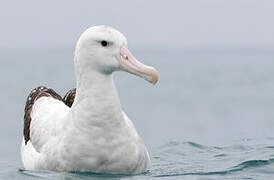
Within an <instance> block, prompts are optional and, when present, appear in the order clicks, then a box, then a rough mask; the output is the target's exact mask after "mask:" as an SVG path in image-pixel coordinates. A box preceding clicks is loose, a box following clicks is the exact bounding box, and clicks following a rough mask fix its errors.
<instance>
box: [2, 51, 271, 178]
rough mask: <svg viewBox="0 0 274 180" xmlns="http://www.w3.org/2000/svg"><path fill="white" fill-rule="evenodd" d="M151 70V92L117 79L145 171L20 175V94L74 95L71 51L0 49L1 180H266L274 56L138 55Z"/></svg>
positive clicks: (128, 78) (121, 76)
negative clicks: (41, 90)
mask: <svg viewBox="0 0 274 180" xmlns="http://www.w3.org/2000/svg"><path fill="white" fill-rule="evenodd" d="M131 49H132V51H133V54H135V56H136V57H137V58H138V59H140V60H141V61H143V62H144V63H146V64H150V65H153V66H154V67H156V68H157V69H158V71H159V74H160V81H159V83H158V84H157V85H156V86H152V85H150V84H149V83H147V82H145V81H144V80H142V79H140V78H138V77H134V76H132V75H130V74H127V73H123V72H118V73H115V82H116V86H117V89H118V92H119V95H120V98H121V104H122V106H123V109H124V110H125V112H127V114H128V115H129V117H130V118H131V119H132V120H133V122H134V124H135V126H136V128H137V130H138V132H139V133H140V135H141V136H142V137H143V139H144V141H145V143H146V144H147V146H148V149H149V152H150V155H151V160H152V166H151V169H150V171H149V172H147V173H145V174H141V175H136V176H118V175H117V176H111V175H99V174H92V173H55V172H47V171H35V172H34V171H24V170H23V167H22V164H21V160H20V144H21V140H22V128H23V115H24V114H23V108H24V103H25V100H26V96H27V94H28V93H29V92H30V90H31V89H32V88H34V87H36V86H38V85H46V86H48V87H51V88H53V89H55V90H56V91H57V92H58V93H60V94H62V95H64V94H65V92H66V91H68V90H69V89H70V88H73V87H74V86H75V78H74V71H73V48H72V47H67V48H65V47H62V48H34V49H0V57H1V59H0V60H1V67H0V83H1V93H0V98H1V101H0V105H1V115H2V117H1V126H0V140H1V141H0V142H1V143H0V179H20V180H21V179H206V180H208V179H273V178H274V174H273V173H274V131H273V130H274V111H273V109H274V61H273V59H274V51H273V50H272V49H269V48H241V47H237V48H236V47H224V48H214V47H213V48H192V49H178V48H177V49H176V48H146V49H144V48H140V47H139V48H138V47H132V48H131Z"/></svg>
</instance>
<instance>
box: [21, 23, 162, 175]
mask: <svg viewBox="0 0 274 180" xmlns="http://www.w3.org/2000/svg"><path fill="white" fill-rule="evenodd" d="M102 41H105V42H106V43H107V45H106V46H104V45H105V42H104V43H102ZM122 48H126V38H125V37H124V36H123V35H122V34H121V33H120V32H118V31H117V30H115V29H113V28H110V27H107V26H95V27H92V28H89V29H88V30H86V31H85V32H84V33H83V34H82V35H81V37H80V39H79V41H78V43H77V45H76V51H75V59H74V61H75V70H76V80H77V85H76V97H75V100H74V103H73V105H72V107H71V108H70V107H68V106H67V105H65V104H64V103H63V102H62V101H60V100H57V99H55V98H53V97H51V96H43V97H40V98H38V99H37V100H36V101H35V102H34V104H33V106H32V110H31V114H30V116H31V123H30V127H29V131H30V140H29V141H28V142H27V144H25V141H24V139H23V142H22V148H21V155H22V161H23V165H24V167H25V169H26V170H53V171H85V172H94V173H111V174H137V173H142V172H145V171H147V170H148V168H149V166H150V159H149V155H148V152H147V149H146V147H145V145H144V143H143V141H142V139H141V138H140V136H139V135H138V133H137V131H136V129H135V127H134V125H133V123H132V122H131V120H130V119H129V118H128V117H127V115H126V114H125V113H124V112H123V111H122V108H121V105H120V101H119V97H118V94H117V91H116V88H115V86H114V82H113V77H112V72H114V71H117V70H124V71H127V72H130V73H132V74H136V75H138V76H141V77H143V78H145V79H147V80H148V81H150V82H152V83H154V84H155V83H156V82H157V79H158V76H157V71H156V70H155V69H154V68H152V67H149V66H145V65H143V64H141V63H140V62H138V61H137V60H136V59H135V58H134V57H133V56H132V54H130V52H129V51H128V50H127V48H126V50H123V51H121V49H122Z"/></svg>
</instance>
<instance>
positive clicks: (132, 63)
mask: <svg viewBox="0 0 274 180" xmlns="http://www.w3.org/2000/svg"><path fill="white" fill-rule="evenodd" d="M117 59H118V62H119V65H120V68H121V69H122V70H124V71H126V72H129V73H131V74H135V75H137V76H140V77H142V78H144V79H145V80H147V81H149V82H150V83H152V84H153V85H155V84H156V83H157V81H158V72H157V70H156V69H155V68H153V67H151V66H147V65H144V64H143V63H141V62H139V61H138V60H137V59H136V58H135V57H134V56H133V55H132V54H131V52H130V51H129V50H128V48H127V47H126V46H125V45H122V46H121V48H120V56H118V58H117Z"/></svg>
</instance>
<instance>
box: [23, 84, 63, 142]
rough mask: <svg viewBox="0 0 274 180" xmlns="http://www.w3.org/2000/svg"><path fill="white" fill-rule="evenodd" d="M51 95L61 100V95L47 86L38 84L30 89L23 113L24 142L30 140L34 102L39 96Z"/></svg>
mask: <svg viewBox="0 0 274 180" xmlns="http://www.w3.org/2000/svg"><path fill="white" fill-rule="evenodd" d="M43 96H46V97H49V96H51V97H53V98H55V99H57V100H60V101H63V99H62V97H61V96H60V95H58V94H57V93H56V92H55V91H54V90H53V89H50V88H47V87H45V86H39V87H37V88H35V89H33V90H32V91H31V93H30V94H29V96H28V98H27V102H26V106H25V115H24V139H25V144H27V142H28V141H29V140H30V123H31V117H30V114H31V110H32V106H33V104H34V102H35V101H36V100H37V99H39V98H40V97H43Z"/></svg>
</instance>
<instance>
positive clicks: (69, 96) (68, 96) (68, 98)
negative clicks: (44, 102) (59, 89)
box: [63, 88, 76, 107]
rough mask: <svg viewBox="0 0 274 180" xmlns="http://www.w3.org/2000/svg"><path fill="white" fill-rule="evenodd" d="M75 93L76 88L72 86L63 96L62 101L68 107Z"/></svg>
mask: <svg viewBox="0 0 274 180" xmlns="http://www.w3.org/2000/svg"><path fill="white" fill-rule="evenodd" d="M75 94H76V88H73V89H71V90H69V91H68V92H67V93H66V95H65V96H64V98H63V101H64V103H65V104H66V105H67V106H68V107H71V106H72V104H73V102H74V98H75Z"/></svg>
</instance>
